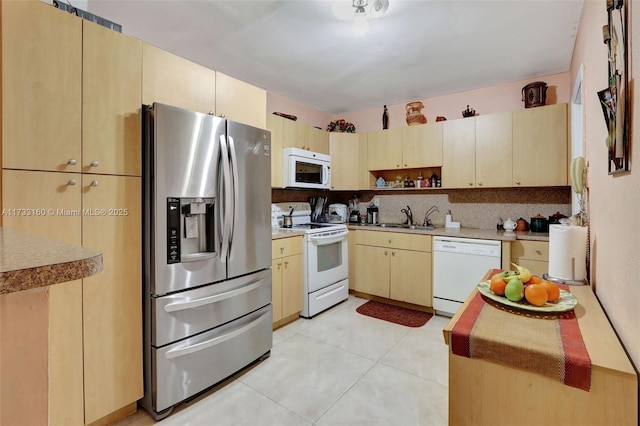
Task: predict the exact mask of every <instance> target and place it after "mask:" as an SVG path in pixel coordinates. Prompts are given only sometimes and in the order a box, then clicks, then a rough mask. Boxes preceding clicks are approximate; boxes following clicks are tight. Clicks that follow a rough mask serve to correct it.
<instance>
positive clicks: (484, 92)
mask: <svg viewBox="0 0 640 426" xmlns="http://www.w3.org/2000/svg"><path fill="white" fill-rule="evenodd" d="M533 81H544V82H545V83H547V86H548V87H549V88H548V90H547V104H548V105H550V104H556V103H562V102H569V99H570V91H571V88H570V84H569V73H568V72H564V73H559V74H552V75H546V76H542V77H538V78H534V79H528V80H520V81H515V82H511V83H504V84H499V85H496V86H491V87H484V88H481V89H474V90H469V91H466V92H459V93H452V94H449V95H443V96H436V97H433V98H428V99H409V100H407V102H404V103H401V104H394V105H387V109H388V110H389V128H396V127H404V126H406V125H407V122H406V109H405V106H406V104H407V103H408V102H411V101H415V100H419V101H422V103H423V104H424V109H423V110H422V113H423V114H424V115H425V117H427V122H429V123H432V122H435V120H436V116H439V115H440V116H444V117H446V118H448V119H450V120H451V119H456V118H462V111H463V110H465V109H466V108H467V105H469V106H470V108H472V109H475V110H476V114H493V113H496V112H505V111H513V110H516V109H521V108H524V102H522V88H523V87H524V86H526V85H527V84H529V83H531V82H533ZM382 111H383V108H382V107H379V108H374V109H368V110H364V111H357V112H352V113H347V114H342V115H341V116H340V117H334V118H344V119H345V120H347V121H350V122H352V123H353V124H354V125H355V126H356V129H357V131H358V132H369V131H371V130H380V129H382Z"/></svg>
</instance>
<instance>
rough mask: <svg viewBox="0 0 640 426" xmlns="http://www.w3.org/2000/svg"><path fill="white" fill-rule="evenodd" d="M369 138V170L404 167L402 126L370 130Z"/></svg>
mask: <svg viewBox="0 0 640 426" xmlns="http://www.w3.org/2000/svg"><path fill="white" fill-rule="evenodd" d="M367 139H368V140H367V145H368V149H367V151H368V152H367V168H368V170H393V169H401V168H402V128H400V127H399V128H395V129H387V130H375V131H373V132H368V133H367Z"/></svg>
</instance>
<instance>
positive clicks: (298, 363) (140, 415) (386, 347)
mask: <svg viewBox="0 0 640 426" xmlns="http://www.w3.org/2000/svg"><path fill="white" fill-rule="evenodd" d="M365 302H366V300H364V299H359V298H356V297H353V296H350V297H349V300H347V301H346V302H344V303H342V304H340V305H338V306H335V307H333V308H332V309H330V310H328V311H326V312H324V313H322V314H320V315H318V316H316V317H315V318H313V319H311V320H306V319H302V318H301V319H299V320H297V321H295V322H294V323H291V324H289V325H287V326H285V327H282V328H280V329H278V330H276V331H275V332H274V334H273V349H272V350H271V356H270V357H269V358H267V359H266V360H264V361H262V362H260V363H258V364H256V365H254V366H252V367H250V368H248V369H246V370H244V371H242V372H240V373H238V374H236V375H235V376H234V377H232V378H230V379H228V380H227V381H225V382H224V383H222V384H219V385H218V386H216V388H215V389H213V390H212V391H209V392H207V393H206V394H203V395H201V396H200V397H198V398H197V399H195V400H193V401H190V402H189V403H185V404H181V405H179V406H178V407H177V408H176V410H175V412H174V413H173V414H172V415H170V416H169V417H167V418H166V419H164V420H162V421H161V422H159V424H162V425H181V426H182V425H198V426H199V425H203V426H204V425H206V426H218V425H250V426H254V425H274V426H275V425H277V426H280V425H318V426H329V425H350V426H351V425H363V426H364V425H367V426H370V425H385V426H387V425H402V426H409V425H429V426H432V425H435V426H437V425H446V424H447V417H448V415H447V411H448V408H447V405H448V384H447V383H448V376H447V375H448V364H447V353H448V352H447V346H446V345H445V343H444V340H443V338H442V328H443V327H444V326H445V324H446V323H447V322H448V320H449V319H448V318H445V317H440V316H434V317H433V318H431V319H430V320H429V322H427V324H425V325H424V326H423V327H420V328H410V327H404V326H401V325H397V324H393V323H389V322H386V321H381V320H378V319H375V318H370V317H367V316H364V315H360V314H358V313H357V312H356V308H357V307H358V306H360V305H361V304H363V303H365ZM153 423H154V421H153V419H152V418H151V416H150V415H149V414H147V413H146V412H145V411H144V410H143V409H141V408H140V409H139V410H138V412H137V413H135V414H133V415H131V416H129V417H127V418H125V419H123V420H121V421H120V422H118V423H116V424H117V425H119V426H125V425H126V426H145V425H150V424H153Z"/></svg>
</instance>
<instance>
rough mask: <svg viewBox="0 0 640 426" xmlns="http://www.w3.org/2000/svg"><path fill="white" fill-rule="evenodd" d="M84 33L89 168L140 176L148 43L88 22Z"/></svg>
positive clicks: (84, 135) (85, 162)
mask: <svg viewBox="0 0 640 426" xmlns="http://www.w3.org/2000/svg"><path fill="white" fill-rule="evenodd" d="M83 33H84V38H83V45H82V50H83V53H82V63H83V65H82V72H83V76H82V87H83V89H82V90H83V96H82V99H83V102H82V111H83V113H82V122H83V123H82V165H83V170H84V171H91V172H93V173H103V174H116V175H132V176H140V175H141V173H142V160H141V153H142V149H141V147H140V142H141V133H140V126H141V116H140V105H141V103H142V98H141V90H142V42H141V41H140V40H136V39H134V38H131V37H127V36H124V35H122V34H120V33H118V32H116V31H113V30H110V29H108V28H105V27H103V26H100V25H97V24H94V23H92V22H88V21H84V23H83ZM92 164H93V166H92Z"/></svg>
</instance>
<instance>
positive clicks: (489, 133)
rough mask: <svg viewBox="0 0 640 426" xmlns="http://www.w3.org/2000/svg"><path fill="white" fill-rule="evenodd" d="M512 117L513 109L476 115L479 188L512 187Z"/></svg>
mask: <svg viewBox="0 0 640 426" xmlns="http://www.w3.org/2000/svg"><path fill="white" fill-rule="evenodd" d="M511 116H512V114H511V112H504V113H500V114H487V115H479V116H477V117H475V121H476V186H477V187H478V188H498V187H509V186H511V182H512V176H511V174H512V170H513V167H512V158H513V139H512V121H511ZM468 119H469V118H464V119H463V120H468Z"/></svg>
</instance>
